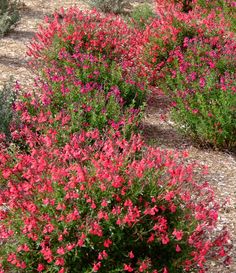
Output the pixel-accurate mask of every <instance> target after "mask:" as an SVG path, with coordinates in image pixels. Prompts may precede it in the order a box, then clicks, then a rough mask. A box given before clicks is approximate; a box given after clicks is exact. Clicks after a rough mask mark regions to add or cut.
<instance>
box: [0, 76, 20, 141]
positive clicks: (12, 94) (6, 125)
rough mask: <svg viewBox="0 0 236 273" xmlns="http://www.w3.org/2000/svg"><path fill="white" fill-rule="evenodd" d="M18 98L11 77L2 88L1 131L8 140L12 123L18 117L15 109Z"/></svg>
mask: <svg viewBox="0 0 236 273" xmlns="http://www.w3.org/2000/svg"><path fill="white" fill-rule="evenodd" d="M16 98H17V94H16V91H15V89H14V86H13V80H12V78H11V79H10V80H9V82H8V83H6V84H5V85H4V86H3V88H2V89H1V90H0V133H3V134H5V136H6V138H7V140H10V127H11V123H12V122H13V120H14V119H15V118H16V113H15V111H14V110H13V103H14V102H15V101H16Z"/></svg>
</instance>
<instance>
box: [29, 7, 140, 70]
mask: <svg viewBox="0 0 236 273" xmlns="http://www.w3.org/2000/svg"><path fill="white" fill-rule="evenodd" d="M46 22H47V23H48V24H47V26H46V27H42V26H40V28H39V31H38V33H37V35H36V37H35V39H34V41H32V43H31V46H30V47H29V50H28V55H29V56H31V57H33V59H32V62H33V63H37V69H38V68H39V67H40V64H41V67H42V66H43V65H44V64H47V65H48V64H49V63H50V62H51V60H58V54H59V52H60V51H61V50H62V49H63V48H65V49H66V51H67V52H68V53H70V54H71V55H73V54H77V53H87V54H93V55H94V56H96V57H99V56H102V57H104V58H105V59H106V61H116V62H117V63H119V64H120V65H121V67H122V69H123V70H124V71H126V72H128V74H131V73H130V69H132V70H134V69H135V65H134V63H135V60H136V59H137V56H138V55H139V52H140V50H141V49H142V45H143V44H142V43H141V41H142V37H143V34H142V32H141V31H138V30H134V29H131V28H129V27H128V25H127V24H126V23H125V21H124V20H123V19H122V18H121V17H114V16H112V15H107V16H104V15H102V14H100V13H99V12H96V11H90V12H87V13H84V12H82V11H81V10H79V9H76V8H71V9H69V10H68V11H67V12H64V10H63V9H62V10H61V12H60V13H55V14H54V18H53V20H51V21H49V19H47V20H46ZM132 74H133V73H132Z"/></svg>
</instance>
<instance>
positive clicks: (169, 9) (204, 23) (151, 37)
mask: <svg viewBox="0 0 236 273" xmlns="http://www.w3.org/2000/svg"><path fill="white" fill-rule="evenodd" d="M156 2H157V5H156V13H157V17H156V18H155V19H153V20H152V22H151V23H150V25H148V26H147V27H146V30H145V32H144V43H145V46H144V47H143V53H142V56H143V61H144V63H145V66H146V67H147V69H148V72H146V71H145V76H148V78H149V79H150V82H151V83H152V84H153V85H158V79H159V76H162V75H164V74H163V73H162V68H163V67H164V66H165V64H166V62H167V59H168V57H169V56H170V55H171V54H172V53H171V52H172V50H175V48H176V47H179V46H180V47H181V48H182V49H184V48H185V42H184V41H185V38H186V39H192V38H198V39H205V38H210V37H216V36H217V37H228V36H232V35H233V34H232V33H230V32H229V27H230V24H229V23H228V22H227V20H226V19H225V17H224V14H223V13H219V14H217V13H216V12H215V11H214V10H212V11H211V12H209V11H208V10H206V9H203V8H200V7H199V6H196V7H195V9H194V10H193V11H192V12H189V13H185V12H182V9H181V8H182V4H181V3H177V4H174V3H171V2H164V3H163V2H162V1H159V0H157V1H156Z"/></svg>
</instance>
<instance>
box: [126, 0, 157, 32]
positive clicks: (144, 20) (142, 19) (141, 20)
mask: <svg viewBox="0 0 236 273" xmlns="http://www.w3.org/2000/svg"><path fill="white" fill-rule="evenodd" d="M154 17H155V13H154V11H153V10H152V8H151V6H150V5H148V4H146V3H145V4H142V5H138V6H137V7H135V8H134V9H133V11H132V12H131V18H129V20H128V21H129V23H130V24H131V25H132V26H134V27H138V28H141V29H145V27H146V25H147V24H149V23H150V21H151V19H152V18H154Z"/></svg>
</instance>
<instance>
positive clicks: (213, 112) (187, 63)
mask: <svg viewBox="0 0 236 273" xmlns="http://www.w3.org/2000/svg"><path fill="white" fill-rule="evenodd" d="M219 39H220V38H218V37H212V38H209V39H203V40H202V41H199V40H197V39H186V40H185V43H186V45H185V52H183V51H182V50H181V49H180V48H178V49H176V50H175V51H174V52H173V55H172V56H170V58H169V59H168V65H167V66H166V68H165V69H164V70H163V72H164V73H165V75H166V76H165V78H164V77H163V83H162V84H161V86H162V87H163V89H164V90H165V91H166V92H167V93H168V94H169V95H170V96H171V97H172V99H173V106H174V107H173V110H172V114H173V115H172V116H173V118H174V120H175V121H176V122H177V123H178V125H179V127H180V128H181V130H182V131H184V132H187V133H188V134H190V135H192V136H193V137H194V138H195V139H197V140H198V141H200V142H201V143H204V144H211V145H213V146H215V147H221V148H234V147H235V146H236V137H235V136H236V125H235V117H236V108H235V105H236V83H235V69H234V67H235V64H236V59H235V58H234V56H235V52H236V45H235V42H234V40H228V41H226V42H225V43H224V44H223V43H222V44H221V43H219Z"/></svg>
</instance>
